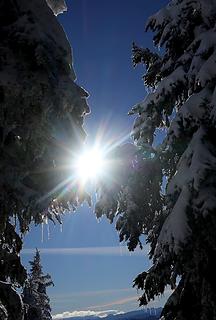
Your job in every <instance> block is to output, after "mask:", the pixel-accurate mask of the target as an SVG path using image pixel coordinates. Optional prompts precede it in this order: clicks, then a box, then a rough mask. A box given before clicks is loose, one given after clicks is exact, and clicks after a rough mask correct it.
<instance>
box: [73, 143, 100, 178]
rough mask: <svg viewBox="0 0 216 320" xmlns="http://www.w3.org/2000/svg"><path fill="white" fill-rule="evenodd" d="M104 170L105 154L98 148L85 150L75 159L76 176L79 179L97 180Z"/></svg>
mask: <svg viewBox="0 0 216 320" xmlns="http://www.w3.org/2000/svg"><path fill="white" fill-rule="evenodd" d="M104 170H105V156H104V154H103V152H102V151H101V150H100V149H99V148H96V147H94V148H92V149H88V150H85V151H84V152H83V153H82V154H81V155H80V156H79V157H78V158H77V159H76V161H75V171H76V176H77V178H78V180H79V181H81V182H82V183H86V182H87V181H94V180H97V179H98V178H99V177H101V175H102V174H103V172H104Z"/></svg>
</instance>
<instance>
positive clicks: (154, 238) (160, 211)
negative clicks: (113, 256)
mask: <svg viewBox="0 0 216 320" xmlns="http://www.w3.org/2000/svg"><path fill="white" fill-rule="evenodd" d="M215 21H216V2H215V1H214V0H173V1H170V2H169V4H168V5H167V6H166V7H165V8H163V9H161V10H160V11H159V12H158V13H156V14H155V15H153V16H152V17H150V19H149V21H148V23H147V29H150V30H151V31H153V32H154V34H155V36H154V43H155V45H156V46H157V47H159V48H160V47H162V49H161V50H159V51H158V53H155V52H151V51H150V50H149V49H142V48H139V47H137V46H136V45H135V44H134V46H133V61H134V64H135V65H137V64H138V63H143V64H144V65H145V66H146V72H145V75H144V77H143V79H144V84H145V86H146V87H147V89H148V90H147V92H148V94H147V96H146V98H145V100H144V101H143V102H141V103H139V104H137V105H136V106H135V107H134V108H133V109H132V111H131V112H130V114H135V115H137V116H136V120H135V123H134V128H133V132H132V135H133V139H134V142H135V145H136V147H137V152H135V153H134V157H133V160H132V161H130V163H131V170H125V171H126V172H127V176H124V177H125V178H124V179H125V180H124V179H122V177H121V176H119V183H118V184H117V185H116V184H115V185H114V187H115V188H114V189H113V190H114V191H113V190H112V185H109V188H108V186H106V185H101V186H100V189H99V201H98V204H97V206H96V213H97V215H98V216H100V215H102V214H106V215H107V216H108V217H111V220H113V218H114V217H116V219H117V224H116V227H117V230H119V232H120V239H121V240H126V241H127V240H129V249H131V250H133V249H134V248H135V247H136V245H137V244H138V242H139V241H140V235H142V234H145V235H146V239H147V242H149V243H150V246H151V249H150V257H151V258H152V263H153V264H152V267H151V268H150V269H149V270H148V271H146V272H143V273H141V274H140V275H138V276H137V278H136V279H135V282H134V285H135V286H136V287H137V288H138V289H141V290H143V294H142V296H141V297H140V305H145V304H147V303H148V302H149V301H150V300H152V299H154V298H155V297H156V296H159V295H161V294H162V293H163V292H164V290H165V288H166V286H167V285H170V286H171V288H172V289H173V293H172V295H171V296H170V298H169V299H168V301H167V303H166V305H165V306H164V309H163V312H162V319H166V320H174V319H176V320H180V319H188V320H189V319H190V320H197V319H202V320H209V319H212V320H213V319H216V290H215V269H216V236H215V230H216V216H215V212H216V184H215V181H216V145H215V142H216V140H215V134H216V127H215V125H216V24H215ZM160 130H162V133H160ZM158 138H160V140H161V139H162V140H163V141H162V143H160V144H159V145H158V143H157V141H158ZM122 168H124V166H123V167H122ZM107 190H108V191H109V192H107Z"/></svg>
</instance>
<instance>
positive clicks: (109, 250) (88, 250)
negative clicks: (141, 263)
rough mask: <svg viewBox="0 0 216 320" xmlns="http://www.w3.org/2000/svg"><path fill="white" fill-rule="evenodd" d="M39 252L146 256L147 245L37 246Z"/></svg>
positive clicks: (28, 250)
mask: <svg viewBox="0 0 216 320" xmlns="http://www.w3.org/2000/svg"><path fill="white" fill-rule="evenodd" d="M38 250H39V251H40V253H41V254H49V255H60V254H61V255H92V256H94V255H95V256H106V255H108V256H109V255H110V256H146V255H147V253H148V246H147V245H146V246H145V247H144V249H143V250H141V249H139V248H137V249H136V250H135V251H134V252H132V253H131V252H129V251H128V249H127V247H126V246H115V247H85V248H38ZM34 253H35V248H28V249H23V250H22V254H25V255H26V254H34Z"/></svg>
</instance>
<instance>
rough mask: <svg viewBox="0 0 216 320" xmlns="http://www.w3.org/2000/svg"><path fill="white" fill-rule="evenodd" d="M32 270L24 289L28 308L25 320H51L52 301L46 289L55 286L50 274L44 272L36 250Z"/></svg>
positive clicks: (24, 300)
mask: <svg viewBox="0 0 216 320" xmlns="http://www.w3.org/2000/svg"><path fill="white" fill-rule="evenodd" d="M29 263H30V265H31V270H30V273H29V275H28V278H27V280H26V282H25V286H24V289H23V302H24V304H25V307H26V315H25V320H51V319H52V315H51V307H50V300H49V297H48V295H47V292H46V288H47V287H49V286H51V285H53V282H52V279H51V277H50V275H49V274H46V275H45V274H44V273H43V271H42V265H41V259H40V253H39V251H38V250H36V253H35V256H34V260H33V261H30V262H29Z"/></svg>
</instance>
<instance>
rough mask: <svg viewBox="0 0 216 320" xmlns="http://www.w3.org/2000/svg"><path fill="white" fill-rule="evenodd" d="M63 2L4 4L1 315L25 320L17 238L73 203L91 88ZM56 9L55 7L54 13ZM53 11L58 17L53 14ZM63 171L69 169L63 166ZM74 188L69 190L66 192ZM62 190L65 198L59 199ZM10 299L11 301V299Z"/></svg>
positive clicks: (0, 5) (0, 24)
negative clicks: (83, 79)
mask: <svg viewBox="0 0 216 320" xmlns="http://www.w3.org/2000/svg"><path fill="white" fill-rule="evenodd" d="M65 9H66V5H65V2H64V1H63V0H47V2H46V1H45V0H31V1H29V0H16V1H15V0H5V1H4V0H2V1H0V33H1V44H0V50H1V57H0V158H1V161H0V166H1V170H0V190H1V193H0V211H1V218H0V274H1V275H0V316H1V314H5V315H4V317H5V318H4V317H3V318H4V319H6V318H8V319H15V320H19V319H22V313H23V311H22V302H21V300H20V297H19V296H18V295H17V298H16V299H15V298H14V296H15V292H16V291H15V289H14V288H15V287H16V286H17V285H18V286H19V285H22V284H23V283H24V280H25V277H26V272H25V270H24V268H23V267H22V265H21V263H20V258H19V253H20V250H21V248H22V241H21V238H20V236H18V234H17V233H16V230H17V228H18V226H19V228H20V232H21V233H25V232H26V231H27V230H28V228H29V224H30V223H31V222H32V221H34V222H35V223H36V224H38V223H41V222H42V221H44V220H46V219H52V220H53V221H55V220H58V221H60V216H59V214H60V213H62V212H64V210H65V209H67V208H68V207H69V208H70V210H71V208H73V207H74V206H76V190H73V192H72V189H71V186H70V183H71V181H70V178H69V177H71V172H70V171H71V169H69V168H68V164H69V161H71V157H72V154H73V153H72V152H75V150H76V148H77V147H78V146H79V145H80V143H82V141H83V138H84V136H85V133H84V131H83V127H82V125H83V119H84V116H85V114H86V113H88V112H89V107H88V105H87V103H86V97H87V93H86V92H85V91H84V90H83V89H82V88H81V87H79V86H78V85H77V84H76V83H75V74H74V71H73V67H72V55H71V48H70V45H69V42H68V40H67V38H66V36H65V33H64V31H63V28H62V27H61V26H60V24H59V22H58V20H57V18H56V17H55V15H56V14H58V13H59V12H62V11H64V10H65ZM52 10H53V11H52ZM54 14H55V15H54ZM62 168H64V169H62ZM65 191H69V192H65ZM59 195H60V196H59ZM10 297H12V299H10Z"/></svg>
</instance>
